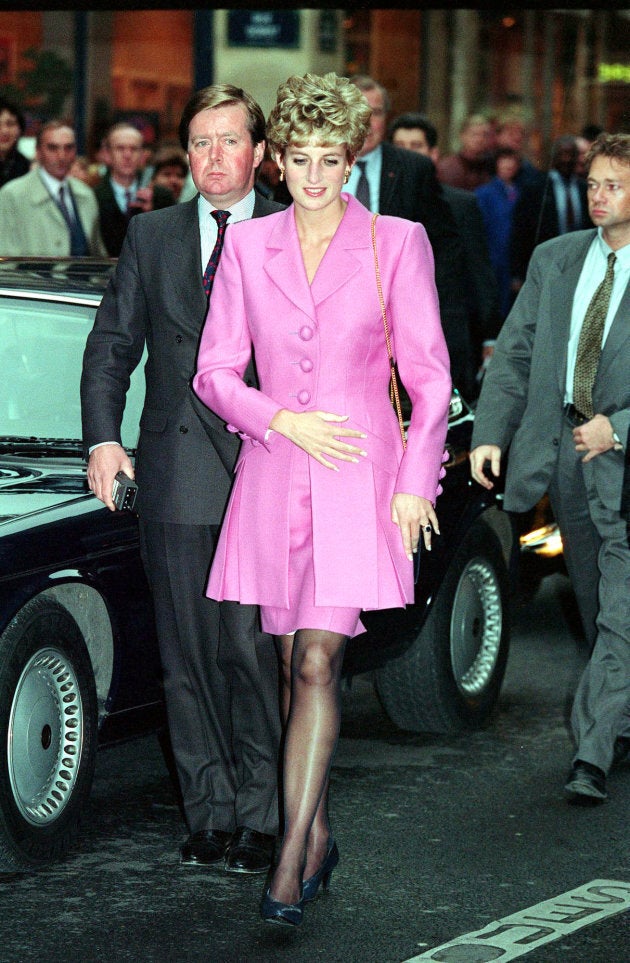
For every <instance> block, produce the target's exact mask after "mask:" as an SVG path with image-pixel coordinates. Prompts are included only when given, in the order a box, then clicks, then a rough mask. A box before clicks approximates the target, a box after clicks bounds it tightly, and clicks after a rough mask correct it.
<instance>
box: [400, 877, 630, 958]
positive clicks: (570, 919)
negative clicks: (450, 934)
mask: <svg viewBox="0 0 630 963" xmlns="http://www.w3.org/2000/svg"><path fill="white" fill-rule="evenodd" d="M627 909H630V883H625V882H623V881H621V880H615V879H594V880H592V881H591V882H590V883H585V884H584V885H583V886H579V887H578V888H577V889H572V890H570V891H569V892H568V893H562V895H561V896H556V897H554V898H553V899H549V900H545V902H544V903H537V904H536V905H535V906H530V907H528V908H527V909H524V910H520V911H519V912H518V913H514V914H512V916H504V917H503V919H500V920H495V921H494V923H489V924H488V926H484V928H483V929H482V930H477V931H476V932H474V933H466V935H465V936H458V937H456V939H454V940H451V941H450V942H449V943H443V944H442V946H436V947H434V948H433V949H432V950H427V951H426V952H425V953H422V954H421V955H420V956H414V957H412V958H411V959H409V960H405V961H404V963H420V961H421V960H434V961H435V963H491V961H492V960H500V961H501V963H508V961H509V960H516V959H517V958H518V957H519V956H525V955H526V954H527V953H531V951H532V950H536V949H538V947H540V946H544V945H545V943H551V942H553V940H559V939H560V938H561V937H563V936H568V935H569V934H570V933H574V932H575V931H576V930H579V929H582V927H583V926H590V925H591V923H597V922H599V921H600V920H603V919H606V918H607V917H608V916H614V915H615V914H616V913H623V912H624V911H625V910H627Z"/></svg>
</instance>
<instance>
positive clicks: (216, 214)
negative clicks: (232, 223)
mask: <svg viewBox="0 0 630 963" xmlns="http://www.w3.org/2000/svg"><path fill="white" fill-rule="evenodd" d="M210 213H211V214H212V216H213V218H214V219H215V221H216V222H217V239H216V242H215V245H214V248H213V250H212V254H211V255H210V260H209V261H208V265H207V267H206V270H205V271H204V275H203V289H204V291H205V292H206V294H210V291H211V290H212V285H213V283H214V276H215V274H216V273H217V267H218V266H219V258H220V257H221V251H222V249H223V240H224V238H225V228H226V226H227V219H228V217H229V216H230V212H229V211H210Z"/></svg>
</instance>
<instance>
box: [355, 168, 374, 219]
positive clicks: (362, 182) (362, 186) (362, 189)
mask: <svg viewBox="0 0 630 963" xmlns="http://www.w3.org/2000/svg"><path fill="white" fill-rule="evenodd" d="M357 167H358V168H359V171H360V174H359V182H358V184H357V190H356V194H355V197H356V199H357V200H358V201H360V202H361V204H363V206H364V207H367V209H368V211H369V210H371V207H370V182H369V181H368V179H367V174H366V173H365V161H360V160H359V161H357Z"/></svg>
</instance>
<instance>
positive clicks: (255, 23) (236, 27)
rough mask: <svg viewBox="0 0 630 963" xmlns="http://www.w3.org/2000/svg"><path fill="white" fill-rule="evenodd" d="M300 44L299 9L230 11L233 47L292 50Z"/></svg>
mask: <svg viewBox="0 0 630 963" xmlns="http://www.w3.org/2000/svg"><path fill="white" fill-rule="evenodd" d="M299 42H300V15H299V12H298V11H297V10H228V44H229V45H230V46H231V47H289V48H297V47H298V46H299Z"/></svg>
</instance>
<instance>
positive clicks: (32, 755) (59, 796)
mask: <svg viewBox="0 0 630 963" xmlns="http://www.w3.org/2000/svg"><path fill="white" fill-rule="evenodd" d="M113 266H114V262H112V261H95V260H91V259H84V260H71V259H65V260H52V259H34V258H31V259H24V260H17V259H4V260H0V353H1V355H2V367H1V371H2V376H1V377H0V573H1V574H0V871H3V872H15V871H19V870H24V869H28V868H30V867H34V866H37V865H38V864H42V863H45V862H48V861H50V860H51V859H54V858H56V857H59V856H61V855H63V854H64V853H65V852H66V851H67V850H68V849H69V848H70V846H71V845H72V842H73V840H74V838H75V836H76V833H77V831H78V825H79V819H80V816H81V812H82V809H83V808H84V804H85V802H86V799H87V797H88V795H89V792H90V785H91V781H92V775H93V771H94V765H95V757H96V751H97V748H98V746H99V745H103V744H105V743H108V742H112V741H115V740H118V739H121V738H127V737H129V736H131V735H135V734H138V733H141V732H147V731H150V730H157V729H159V728H162V727H163V726H164V710H163V703H162V691H161V685H160V671H159V659H158V652H157V643H156V639H155V630H154V624H153V617H152V607H151V602H150V597H149V591H148V586H147V582H146V579H145V576H144V571H143V568H142V564H141V560H140V554H139V539H138V527H137V519H136V517H135V515H134V514H133V513H132V512H128V511H124V512H116V513H111V512H110V511H109V510H108V509H106V508H104V507H103V506H102V504H101V503H100V502H98V501H97V500H96V499H95V498H94V496H93V495H92V494H91V492H90V491H89V490H88V487H87V483H86V476H85V463H84V460H83V452H82V444H81V417H80V414H81V413H80V402H79V379H80V373H81V363H82V356H83V348H84V345H85V340H86V338H87V335H88V333H89V331H90V330H91V328H92V324H93V321H94V316H95V313H96V309H97V307H98V304H99V302H100V298H101V296H102V293H103V291H104V289H105V286H106V284H107V282H108V279H109V277H110V275H111V271H112V269H113ZM142 398H143V378H142V365H140V366H139V368H138V370H137V371H136V372H135V374H134V379H133V381H132V386H131V388H130V391H129V395H128V399H127V406H126V409H125V420H124V424H123V439H124V443H125V446H126V447H127V450H128V451H129V452H130V454H131V455H133V453H134V450H135V444H136V438H137V430H138V427H137V426H138V424H139V412H140V409H141V406H142ZM472 420H473V412H472V410H471V408H470V407H469V406H468V405H467V404H466V402H465V401H464V400H463V399H462V398H461V397H460V396H459V395H457V394H455V395H454V396H453V400H452V404H451V417H450V423H449V424H450V427H449V437H448V450H449V456H450V460H449V464H448V470H447V475H446V479H445V480H444V483H443V484H444V493H443V494H442V495H441V496H440V499H439V502H438V516H439V519H440V526H441V531H442V534H441V536H440V537H439V538H435V539H434V549H433V551H432V552H431V553H430V554H429V553H425V556H424V558H423V560H422V575H421V578H420V580H419V583H418V586H417V590H416V591H417V594H416V604H415V605H413V606H409V607H407V609H405V610H391V611H386V612H379V613H365V615H364V620H365V622H364V624H365V625H366V628H367V631H366V632H365V633H364V634H362V635H360V636H357V637H356V638H355V639H353V640H352V641H351V642H350V643H349V645H348V649H347V655H346V660H345V673H346V675H347V676H351V675H354V674H356V673H362V672H368V671H370V672H371V671H374V672H375V682H376V686H377V688H378V692H379V694H380V697H381V700H382V702H383V705H384V707H385V709H386V711H387V712H388V714H389V715H390V716H391V718H392V719H393V721H394V722H395V723H397V724H398V725H399V726H401V727H403V728H405V729H410V730H414V731H427V732H448V731H456V730H459V729H462V728H474V727H478V726H483V725H485V724H486V723H487V722H488V720H489V719H490V717H491V714H492V711H493V709H494V707H495V705H496V702H497V699H498V695H499V689H500V686H501V681H502V678H503V674H504V671H505V665H506V659H507V654H508V638H509V620H508V617H507V603H508V595H509V588H508V581H509V578H508V569H509V564H510V559H511V557H512V552H513V546H514V535H513V531H512V527H511V525H510V522H509V519H508V517H507V515H505V514H504V513H503V512H502V511H501V505H500V498H497V496H495V495H491V494H488V493H487V492H485V491H484V490H482V489H481V488H480V486H477V485H474V484H473V483H471V481H470V476H469V470H468V462H467V452H468V445H469V440H470V432H471V424H472Z"/></svg>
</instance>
